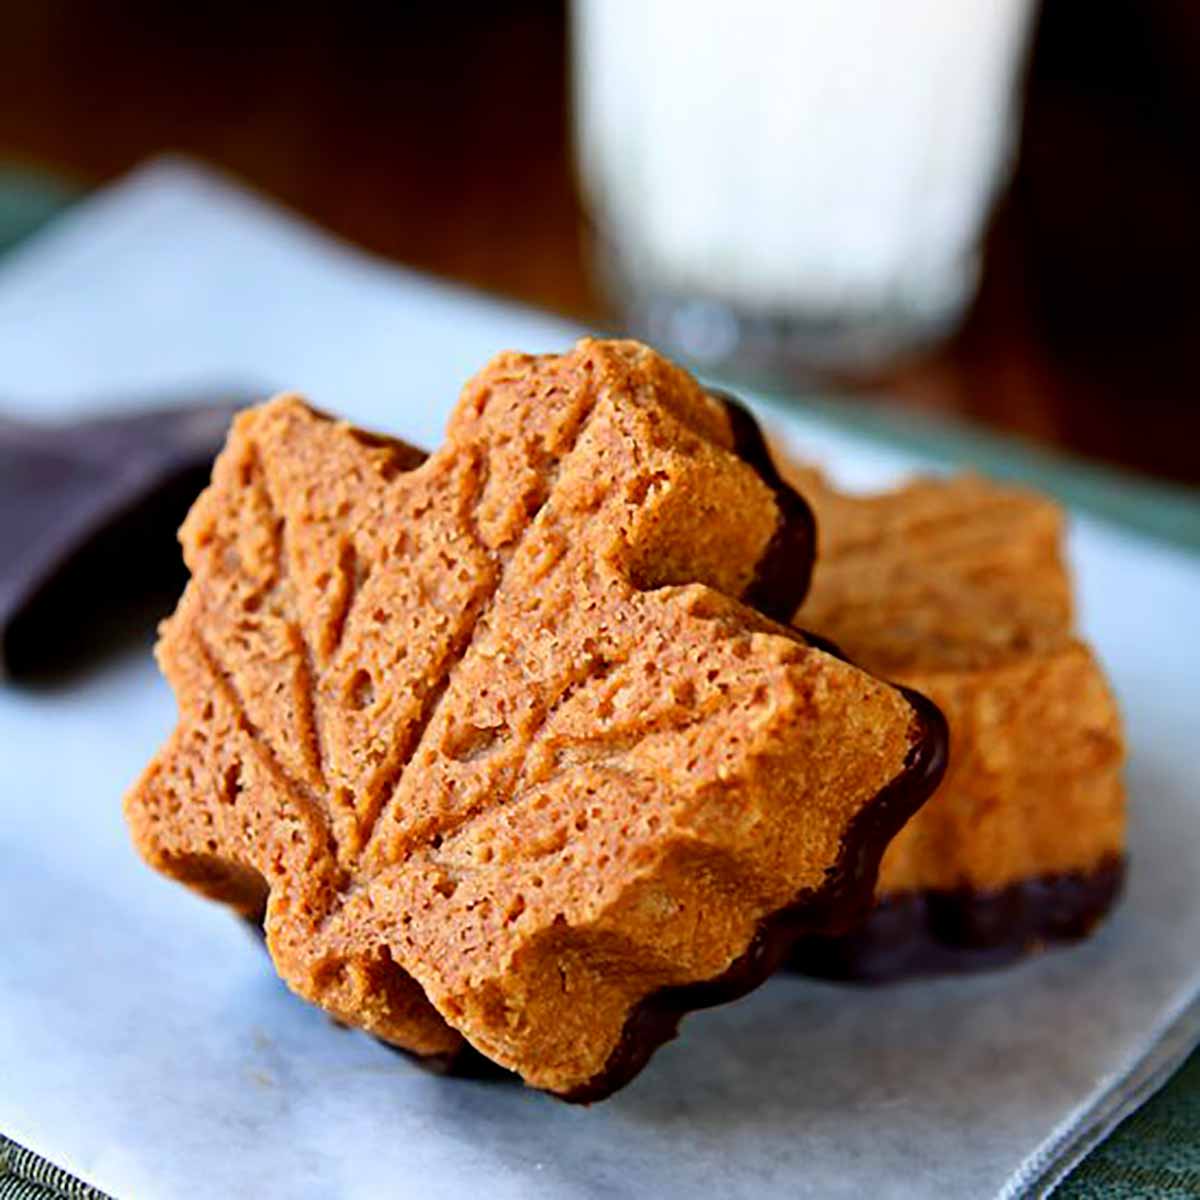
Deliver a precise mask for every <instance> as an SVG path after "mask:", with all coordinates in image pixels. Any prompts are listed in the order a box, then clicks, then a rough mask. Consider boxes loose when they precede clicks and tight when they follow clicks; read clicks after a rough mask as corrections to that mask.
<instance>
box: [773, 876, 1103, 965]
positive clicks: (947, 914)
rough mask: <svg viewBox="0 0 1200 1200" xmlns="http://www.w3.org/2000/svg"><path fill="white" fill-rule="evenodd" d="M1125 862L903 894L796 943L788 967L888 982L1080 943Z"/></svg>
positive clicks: (1100, 912) (1011, 959) (996, 962)
mask: <svg viewBox="0 0 1200 1200" xmlns="http://www.w3.org/2000/svg"><path fill="white" fill-rule="evenodd" d="M1124 880H1125V860H1124V859H1123V858H1109V859H1106V860H1104V861H1103V862H1101V863H1100V864H1099V865H1098V866H1097V867H1096V868H1095V869H1094V870H1092V871H1087V872H1071V873H1068V874H1062V875H1045V876H1040V877H1036V878H1030V879H1023V880H1021V881H1020V882H1018V883H1014V884H1011V885H1010V886H1008V887H1005V888H1000V889H997V890H994V891H972V890H970V889H968V888H960V889H955V890H953V891H928V892H909V893H905V894H901V895H896V896H889V897H887V898H885V899H884V900H882V901H880V903H879V904H877V905H876V906H875V907H874V908H873V909H872V910H871V912H870V913H869V914H868V915H867V918H866V920H864V921H863V922H862V924H860V925H859V926H858V927H857V928H855V929H853V930H851V931H850V932H848V933H844V934H841V935H839V936H837V937H821V936H817V937H807V938H803V939H801V940H800V941H799V942H797V943H796V945H795V947H794V948H793V950H792V954H791V957H790V958H789V959H788V964H787V965H788V967H789V968H790V969H791V970H793V971H799V972H801V973H803V974H805V975H814V976H817V977H819V978H822V979H839V980H853V981H857V982H861V983H886V982H889V981H891V980H894V979H902V978H907V977H911V976H919V975H940V974H952V973H961V972H965V971H979V970H987V969H989V968H993V967H1000V966H1004V965H1006V964H1008V963H1011V962H1014V961H1015V960H1017V959H1020V958H1023V957H1024V956H1026V955H1028V954H1032V953H1036V952H1037V951H1039V950H1042V949H1044V948H1046V947H1048V946H1051V945H1054V944H1055V943H1061V942H1074V941H1079V940H1080V939H1081V938H1085V937H1087V936H1088V934H1089V933H1091V932H1092V930H1093V929H1094V928H1095V927H1096V925H1098V924H1099V923H1100V922H1101V921H1102V920H1103V919H1104V918H1105V917H1106V916H1107V915H1108V913H1109V911H1110V910H1111V909H1112V907H1113V905H1114V904H1115V903H1116V901H1117V899H1118V898H1119V896H1120V894H1121V889H1122V886H1123V884H1124Z"/></svg>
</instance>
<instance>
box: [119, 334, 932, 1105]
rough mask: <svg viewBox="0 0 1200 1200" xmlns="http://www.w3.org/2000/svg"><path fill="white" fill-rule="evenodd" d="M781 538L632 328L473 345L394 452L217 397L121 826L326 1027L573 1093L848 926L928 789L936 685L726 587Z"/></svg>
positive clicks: (764, 590)
mask: <svg viewBox="0 0 1200 1200" xmlns="http://www.w3.org/2000/svg"><path fill="white" fill-rule="evenodd" d="M760 460H761V461H760ZM810 534H811V521H810V519H809V517H808V513H807V510H806V509H805V508H804V505H803V504H802V503H801V502H800V501H799V500H798V499H797V498H796V496H795V495H794V494H793V493H791V492H789V491H788V490H787V489H786V488H785V487H784V485H783V484H782V483H781V482H780V481H779V479H778V477H777V476H776V475H775V474H774V471H773V469H772V468H770V466H769V460H766V457H765V453H764V452H762V443H761V438H759V437H758V436H757V432H756V430H755V429H754V427H753V425H752V423H751V422H750V421H749V418H748V417H747V416H746V415H745V414H744V413H741V412H738V411H736V410H734V409H731V408H730V406H729V405H728V404H726V403H724V402H722V401H720V400H717V399H714V398H713V397H711V396H709V395H707V394H706V393H705V392H704V391H703V390H702V389H701V388H700V387H699V385H697V384H696V383H695V382H694V381H693V380H692V379H691V378H690V376H688V375H686V374H685V373H684V372H682V371H680V370H678V369H677V368H675V367H672V366H671V365H670V364H668V363H666V362H665V361H664V360H663V359H661V358H659V357H658V356H656V355H655V354H653V353H652V352H651V351H649V350H648V349H646V348H645V347H642V346H639V345H637V344H635V343H622V342H618V343H605V342H595V341H585V342H582V343H580V344H579V345H578V346H577V347H576V349H575V350H574V351H573V352H571V353H568V354H565V355H562V356H546V357H531V356H528V355H521V354H505V355H501V356H500V357H498V358H497V359H495V360H494V361H493V362H492V363H491V364H490V365H489V366H488V367H487V368H486V369H485V370H484V371H483V372H482V373H481V374H479V375H478V376H477V377H476V378H475V379H474V380H473V381H471V382H470V383H469V384H468V385H467V387H466V388H465V390H464V392H463V394H462V397H461V399H460V401H459V404H458V406H457V407H456V409H455V411H454V413H453V416H452V417H451V420H450V424H449V430H448V435H447V440H446V442H445V444H444V445H443V446H442V448H441V449H439V450H438V451H437V452H436V453H434V454H432V455H431V456H429V457H428V458H425V457H423V456H422V455H421V454H420V453H419V452H417V451H414V450H413V449H411V448H410V447H407V446H405V445H403V444H401V443H398V442H395V441H392V440H390V439H386V438H381V437H377V436H374V435H369V434H364V433H362V432H360V431H358V430H356V429H354V428H351V427H350V426H349V425H346V424H344V423H341V422H337V421H334V420H331V419H330V418H328V417H325V416H322V415H320V414H318V413H316V412H314V411H312V410H311V409H309V408H308V407H306V406H305V405H304V403H303V402H301V401H300V400H299V399H297V398H296V397H292V396H284V397H280V398H278V399H276V400H273V401H272V402H270V403H269V404H266V405H265V406H263V407H261V408H258V409H254V410H251V411H249V412H246V413H244V414H243V415H242V416H240V417H239V418H238V419H237V421H236V422H235V424H234V427H233V429H232V432H231V434H230V437H229V441H228V444H227V446H226V448H225V450H224V452H223V453H222V455H221V457H220V458H219V459H218V461H217V464H216V466H215V468H214V473H213V481H212V485H211V486H210V487H209V489H208V490H207V491H206V492H205V493H204V494H203V495H202V496H201V498H200V499H199V500H198V501H197V503H196V505H195V507H194V509H193V511H192V512H191V514H190V515H189V517H188V519H187V522H186V523H185V525H184V527H183V530H182V533H181V539H182V542H183V546H184V556H185V559H186V561H187V565H188V567H189V568H190V571H191V582H190V583H189V584H188V587H187V590H186V592H185V594H184V597H183V599H182V600H181V602H180V605H179V608H178V610H177V611H176V613H175V615H174V616H173V617H171V618H170V619H169V620H168V621H167V622H166V623H165V624H164V626H163V629H162V636H161V641H160V644H159V648H158V657H159V661H160V663H161V665H162V668H163V670H164V672H165V673H166V675H167V677H168V679H169V680H170V682H171V684H172V686H173V687H174V690H175V693H176V697H177V700H178V705H179V724H178V726H177V728H176V730H175V732H174V733H173V734H172V736H171V737H170V739H169V741H168V742H167V744H166V745H165V746H164V747H163V749H162V750H161V751H160V753H159V754H158V756H157V757H156V758H155V759H154V761H153V762H152V763H151V764H150V765H149V767H148V768H147V769H146V771H145V773H144V774H143V776H142V778H141V780H140V781H139V782H138V783H137V785H136V786H135V787H134V788H133V790H132V792H131V793H130V795H129V797H128V799H127V804H126V808H127V814H128V818H129V821H130V824H131V827H132V830H133V835H134V839H135V841H136V843H137V846H138V848H139V850H140V851H141V853H142V854H143V856H144V857H145V858H146V859H147V860H148V861H149V862H150V863H151V864H152V865H153V866H155V867H157V868H158V869H159V870H161V871H163V872H165V873H166V874H168V875H171V876H174V877H175V878H177V879H179V880H181V881H183V882H184V883H186V884H188V885H190V886H191V887H193V888H195V889H196V890H198V891H200V892H202V893H204V894H206V895H208V896H210V897H213V898H215V899H218V900H222V901H224V902H225V903H227V904H230V905H232V906H233V907H234V908H235V909H237V910H238V911H239V912H241V913H242V914H243V915H246V916H248V917H250V918H252V919H258V918H260V917H261V918H262V919H263V920H264V923H265V930H266V938H267V944H268V948H269V950H270V953H271V956H272V958H273V960H274V962H275V965H276V967H277V969H278V971H279V973H280V974H281V975H282V976H283V978H284V979H285V980H286V981H287V982H288V984H289V985H290V986H291V987H292V988H293V989H294V990H295V991H296V992H298V993H299V994H300V995H302V996H304V997H306V998H308V999H309V1000H311V1001H313V1002H315V1003H316V1004H319V1005H320V1006H321V1007H323V1008H324V1009H326V1010H327V1011H328V1012H330V1013H331V1014H333V1015H334V1016H336V1017H337V1018H339V1019H340V1020H342V1021H345V1022H348V1023H350V1024H352V1025H356V1026H359V1027H361V1028H363V1029H366V1030H369V1031H370V1032H371V1033H373V1034H375V1035H377V1036H379V1037H380V1038H382V1039H384V1040H386V1041H388V1042H391V1043H393V1044H395V1045H397V1046H399V1047H402V1048H404V1049H406V1050H408V1051H410V1052H412V1053H414V1054H417V1055H420V1056H425V1057H428V1058H430V1059H432V1060H434V1061H437V1062H442V1063H444V1062H448V1061H452V1060H453V1059H454V1057H455V1056H456V1055H458V1054H460V1053H461V1052H462V1051H463V1048H464V1046H465V1044H466V1043H467V1042H469V1043H470V1045H471V1046H473V1047H474V1048H475V1050H477V1051H479V1052H481V1053H482V1054H484V1055H485V1056H487V1057H488V1058H489V1059H491V1060H493V1061H494V1062H496V1063H498V1064H500V1065H502V1066H504V1067H506V1068H509V1069H511V1070H513V1071H515V1072H517V1073H519V1074H520V1075H521V1076H522V1077H523V1078H524V1079H525V1080H526V1081H527V1082H528V1083H530V1084H532V1085H533V1086H536V1087H539V1088H544V1089H547V1090H549V1091H552V1092H555V1093H557V1094H559V1095H561V1096H564V1097H566V1098H569V1099H577V1100H590V1099H596V1098H599V1097H600V1096H603V1095H606V1094H607V1093H608V1092H610V1091H612V1090H613V1089H614V1088H616V1087H619V1086H620V1085H621V1084H622V1083H624V1082H625V1081H627V1080H628V1079H629V1078H630V1077H632V1075H633V1074H635V1073H636V1072H637V1071H638V1070H639V1069H640V1068H641V1066H642V1065H643V1064H644V1062H645V1061H646V1059H647V1058H648V1057H649V1055H650V1053H651V1052H652V1050H653V1049H654V1047H655V1046H656V1045H657V1044H659V1043H660V1042H661V1041H663V1040H665V1039H666V1038H668V1037H670V1036H672V1034H673V1032H674V1029H675V1025H676V1023H677V1020H678V1017H679V1014H680V1013H681V1012H683V1011H686V1010H687V1009H690V1008H696V1007H700V1006H703V1005H705V1004H709V1003H715V1002H718V1001H721V1000H725V999H729V998H731V997H732V996H734V995H737V994H739V993H740V992H743V991H745V990H748V989H749V988H750V987H753V986H754V985H756V984H757V983H759V982H761V980H762V978H764V977H765V975H766V973H767V972H769V971H770V970H771V969H772V968H773V967H774V966H775V965H776V964H777V962H778V961H779V959H780V957H781V956H782V955H783V953H784V952H785V951H786V948H787V946H788V945H790V942H791V940H792V939H794V937H795V936H796V935H797V934H799V933H802V932H804V931H812V930H815V929H829V928H836V927H837V926H838V925H839V924H845V923H847V922H849V921H852V920H854V919H855V918H856V917H857V915H858V914H859V913H860V912H861V910H862V909H863V907H865V905H866V904H868V903H869V901H870V896H871V891H872V888H873V884H874V878H875V873H876V869H877V866H878V859H879V855H880V854H881V852H882V849H883V847H884V845H886V843H887V841H888V840H889V838H890V837H891V836H892V835H893V834H894V833H895V831H896V829H897V828H898V827H899V825H900V824H901V823H902V822H903V821H904V820H905V819H906V818H907V816H908V815H909V814H910V813H911V812H912V811H913V810H914V809H915V807H917V806H918V805H919V804H920V802H921V801H922V800H923V799H924V797H925V796H926V795H928V794H929V792H930V791H931V790H932V788H933V787H934V786H935V785H936V782H937V777H938V773H939V771H940V769H941V762H942V755H943V752H944V743H945V734H944V725H943V723H942V722H941V718H940V714H939V713H938V712H937V711H936V709H934V708H933V707H932V706H931V705H929V704H928V703H927V702H926V701H924V700H923V699H921V698H920V697H915V696H911V695H909V694H907V693H904V692H902V691H900V690H897V689H896V688H894V687H891V686H889V685H887V684H884V683H881V682H879V681H878V680H876V679H874V678H872V677H870V676H869V675H867V674H865V673H864V672H862V671H860V670H858V669H856V668H853V667H851V666H849V665H847V664H845V663H843V662H841V661H839V660H837V659H836V658H833V657H831V656H829V655H827V654H825V653H823V652H821V651H820V650H817V649H814V648H812V647H810V646H809V645H808V644H806V642H805V640H804V639H803V637H802V636H800V635H799V634H797V633H796V632H795V631H793V630H790V629H789V628H787V627H786V626H782V625H777V624H775V623H773V622H772V621H770V620H768V619H767V618H766V617H765V616H764V615H762V613H761V612H760V611H757V610H755V609H754V608H751V607H749V606H748V605H746V604H745V603H743V602H741V601H740V600H739V599H737V598H736V597H741V596H750V597H757V598H758V599H759V601H760V603H762V604H766V605H768V606H769V607H771V608H773V609H774V610H777V611H781V612H784V611H787V610H788V609H790V608H794V606H795V604H796V603H798V602H799V599H800V593H801V591H802V589H803V585H804V582H805V581H806V580H807V577H808V569H809V565H810V564H809V561H808V559H809V558H810V557H811V537H810ZM789 555H790V556H792V557H793V558H794V559H795V561H794V563H793V568H792V570H791V571H787V570H784V569H782V565H781V560H782V558H786V557H788V556H789ZM789 581H790V582H789ZM464 1039H465V1040H464Z"/></svg>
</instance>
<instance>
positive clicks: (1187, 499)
mask: <svg viewBox="0 0 1200 1200" xmlns="http://www.w3.org/2000/svg"><path fill="white" fill-rule="evenodd" d="M71 199H72V193H71V192H70V191H69V190H68V189H67V188H66V187H64V186H63V185H61V184H60V183H58V182H56V181H55V180H53V179H51V178H50V177H48V176H39V175H36V174H33V173H32V172H29V171H24V170H16V169H5V168H3V167H0V251H3V250H5V249H6V248H7V247H9V246H12V245H14V244H15V243H16V242H17V241H18V240H20V239H21V238H23V237H25V236H26V235H28V234H29V233H32V232H33V230H34V229H36V228H38V227H39V226H40V225H42V224H44V223H45V222H46V221H48V220H50V219H51V218H52V217H53V216H55V215H56V214H57V213H58V212H60V211H62V209H64V208H65V207H66V206H67V205H68V204H69V203H70V201H71ZM0 386H3V377H2V376H0ZM773 399H774V400H775V402H776V403H779V404H790V405H791V406H792V407H793V408H794V407H796V406H797V402H796V400H795V399H794V398H785V397H782V396H778V395H777V396H775V397H773ZM800 407H801V408H802V410H803V411H804V412H805V413H807V414H808V415H810V416H813V417H816V418H817V419H819V420H822V421H824V422H826V423H828V424H830V425H833V426H835V427H837V428H839V429H843V430H847V431H849V432H852V433H855V434H858V435H860V436H865V437H868V438H871V439H874V440H877V441H882V442H885V443H887V444H890V445H892V446H896V447H900V448H903V449H906V450H910V451H914V452H917V453H919V454H921V455H923V456H925V457H930V458H938V459H943V460H948V461H952V462H955V463H957V464H959V465H963V466H972V467H975V468H977V469H978V470H980V471H986V472H987V473H988V474H990V475H993V476H998V477H1001V478H1005V479H1011V480H1014V481H1019V482H1023V483H1029V484H1032V485H1034V486H1036V487H1040V488H1042V489H1043V490H1045V491H1048V492H1050V493H1052V494H1053V495H1055V496H1057V497H1058V498H1059V499H1060V500H1062V501H1063V502H1064V503H1066V504H1069V505H1071V506H1072V507H1074V508H1076V509H1080V510H1083V511H1085V512H1088V513H1091V514H1092V515H1095V516H1099V517H1101V518H1103V519H1105V520H1108V521H1110V522H1113V523H1115V524H1119V525H1123V526H1125V527H1127V528H1130V529H1134V530H1137V531H1138V532H1140V533H1144V534H1149V535H1151V536H1154V537H1158V538H1162V539H1164V540H1167V541H1170V542H1173V543H1175V544H1176V545H1180V546H1185V547H1188V548H1190V549H1193V550H1200V492H1198V491H1197V490H1196V489H1191V488H1185V487H1176V486H1172V485H1169V484H1162V483H1157V482H1155V481H1153V480H1149V479H1143V478H1141V477H1139V476H1136V475H1132V474H1129V473H1127V472H1122V471H1117V470H1114V469H1111V468H1108V467H1102V466H1097V465H1095V464H1093V463H1089V462H1085V461H1083V460H1079V459H1073V458H1069V457H1066V456H1063V455H1059V454H1055V453H1052V452H1050V451H1047V450H1043V449H1040V448H1037V447H1033V446H1030V445H1027V444H1026V443H1024V442H1022V441H1020V440H1019V439H1016V438H1008V437H1001V436H998V435H996V434H992V433H985V432H982V431H980V430H978V429H975V428H973V427H971V426H968V425H965V424H960V423H957V422H950V421H945V420H940V419H933V418H927V417H923V416H915V415H913V414H911V413H909V412H904V413H902V414H901V413H897V412H895V411H889V410H885V409H882V408H878V407H873V406H868V405H865V404H858V403H848V402H845V401H838V400H826V399H805V400H804V401H803V402H801V404H800ZM1055 1195H1057V1196H1063V1197H1067V1198H1070V1200H1124V1198H1125V1197H1144V1198H1150V1200H1176V1198H1178V1197H1184V1196H1197V1197H1200V1050H1197V1051H1196V1052H1195V1053H1194V1054H1193V1055H1192V1056H1191V1058H1190V1059H1189V1060H1188V1061H1187V1063H1186V1064H1185V1065H1184V1066H1183V1067H1182V1068H1181V1069H1180V1070H1179V1071H1178V1072H1177V1073H1176V1075H1175V1076H1174V1078H1173V1079H1172V1080H1171V1081H1170V1083H1168V1084H1167V1086H1166V1087H1164V1088H1163V1089H1162V1091H1160V1092H1159V1093H1158V1094H1157V1095H1156V1096H1154V1097H1153V1098H1152V1099H1151V1100H1150V1101H1149V1102H1148V1103H1147V1104H1146V1105H1144V1106H1143V1107H1142V1108H1141V1109H1139V1110H1138V1111H1137V1112H1136V1113H1135V1114H1134V1115H1133V1116H1131V1117H1129V1118H1128V1119H1127V1120H1126V1121H1125V1122H1124V1123H1123V1124H1122V1125H1120V1126H1119V1127H1118V1128H1117V1130H1116V1132H1114V1133H1113V1134H1112V1135H1111V1136H1110V1137H1109V1138H1108V1139H1107V1140H1106V1141H1105V1142H1104V1143H1103V1144H1101V1145H1100V1146H1098V1147H1097V1148H1096V1149H1095V1150H1093V1151H1092V1153H1091V1154H1089V1155H1088V1157H1087V1158H1085V1159H1084V1160H1083V1162H1081V1163H1080V1164H1079V1166H1078V1167H1076V1168H1075V1170H1074V1171H1073V1172H1072V1173H1071V1174H1070V1175H1069V1176H1068V1177H1067V1179H1066V1180H1065V1181H1064V1182H1063V1183H1062V1184H1061V1185H1060V1187H1059V1190H1058V1191H1057V1192H1056V1193H1055ZM0 1200H110V1198H109V1197H107V1196H105V1194H104V1193H102V1192H100V1191H98V1190H96V1189H95V1188H92V1187H89V1186H88V1185H87V1184H85V1183H82V1182H81V1181H80V1180H78V1179H76V1178H75V1177H74V1176H73V1175H71V1174H69V1173H68V1172H66V1171H63V1170H61V1169H60V1168H59V1167H56V1166H54V1165H53V1164H52V1163H49V1162H47V1161H46V1160H45V1159H43V1158H41V1157H40V1156H39V1155H37V1154H36V1153H34V1152H33V1151H31V1150H29V1149H27V1148H25V1147H23V1146H19V1145H18V1144H17V1143H16V1142H13V1141H11V1140H10V1139H8V1138H6V1137H4V1136H3V1134H0Z"/></svg>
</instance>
